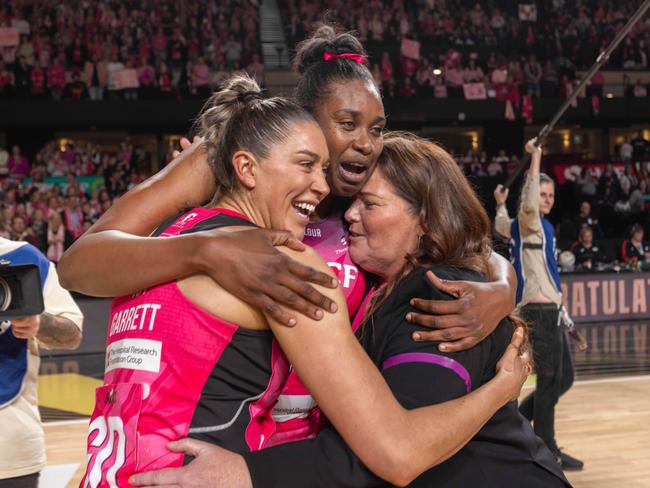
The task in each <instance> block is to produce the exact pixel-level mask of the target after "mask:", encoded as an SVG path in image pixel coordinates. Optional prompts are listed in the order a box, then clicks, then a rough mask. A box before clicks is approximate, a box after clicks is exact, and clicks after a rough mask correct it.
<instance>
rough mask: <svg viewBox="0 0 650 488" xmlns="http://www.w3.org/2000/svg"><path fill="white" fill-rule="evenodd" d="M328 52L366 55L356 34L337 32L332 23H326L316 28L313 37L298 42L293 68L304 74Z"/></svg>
mask: <svg viewBox="0 0 650 488" xmlns="http://www.w3.org/2000/svg"><path fill="white" fill-rule="evenodd" d="M326 52H328V53H332V54H344V53H351V54H360V55H362V56H366V51H365V49H364V48H363V45H362V44H361V41H359V39H357V37H356V36H355V35H354V34H352V33H351V32H341V33H337V32H336V30H335V29H334V27H333V26H332V25H331V24H324V25H322V26H320V27H319V28H318V29H316V31H315V32H314V33H313V34H312V36H311V37H309V38H307V39H305V40H304V41H302V42H300V43H299V44H298V47H297V48H296V55H295V56H294V58H293V69H294V70H295V71H296V72H297V73H298V74H299V75H302V74H303V73H304V72H305V71H307V69H309V68H310V67H311V66H313V65H314V64H316V63H319V62H322V61H323V55H324V54H325V53H326Z"/></svg>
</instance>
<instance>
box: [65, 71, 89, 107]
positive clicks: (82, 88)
mask: <svg viewBox="0 0 650 488" xmlns="http://www.w3.org/2000/svg"><path fill="white" fill-rule="evenodd" d="M63 98H65V99H66V100H74V101H79V100H86V99H87V98H88V90H87V89H86V84H85V83H84V82H83V81H82V80H81V74H80V73H79V71H74V72H73V73H72V79H71V80H70V83H68V84H67V85H66V86H65V92H64V93H63Z"/></svg>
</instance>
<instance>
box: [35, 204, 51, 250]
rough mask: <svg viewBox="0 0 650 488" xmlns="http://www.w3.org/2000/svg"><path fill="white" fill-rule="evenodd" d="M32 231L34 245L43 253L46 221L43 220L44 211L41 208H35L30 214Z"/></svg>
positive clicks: (45, 245)
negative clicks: (34, 240) (34, 239)
mask: <svg viewBox="0 0 650 488" xmlns="http://www.w3.org/2000/svg"><path fill="white" fill-rule="evenodd" d="M31 228H32V231H33V232H34V236H35V237H36V242H37V244H35V245H36V247H37V248H38V249H39V250H40V251H41V252H42V253H43V254H46V253H47V248H48V243H47V222H45V213H44V212H43V210H42V209H41V208H36V209H35V210H34V211H33V214H32V224H31Z"/></svg>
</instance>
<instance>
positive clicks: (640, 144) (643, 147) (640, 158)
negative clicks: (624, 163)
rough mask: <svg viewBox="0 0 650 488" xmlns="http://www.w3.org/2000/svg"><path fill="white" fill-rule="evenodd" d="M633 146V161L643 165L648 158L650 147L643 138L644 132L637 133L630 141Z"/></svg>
mask: <svg viewBox="0 0 650 488" xmlns="http://www.w3.org/2000/svg"><path fill="white" fill-rule="evenodd" d="M630 144H632V148H633V149H632V159H633V162H634V163H641V162H644V161H645V160H646V158H647V157H648V147H649V146H650V144H649V143H648V141H646V140H645V138H644V137H643V132H641V131H640V130H639V131H637V133H636V136H635V137H634V139H632V140H631V141H630Z"/></svg>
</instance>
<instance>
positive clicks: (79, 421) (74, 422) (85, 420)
mask: <svg viewBox="0 0 650 488" xmlns="http://www.w3.org/2000/svg"><path fill="white" fill-rule="evenodd" d="M88 422H90V417H86V418H83V419H75V420H53V421H51V422H43V425H48V426H49V425H52V426H54V427H56V426H58V425H78V424H87V423H88Z"/></svg>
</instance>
